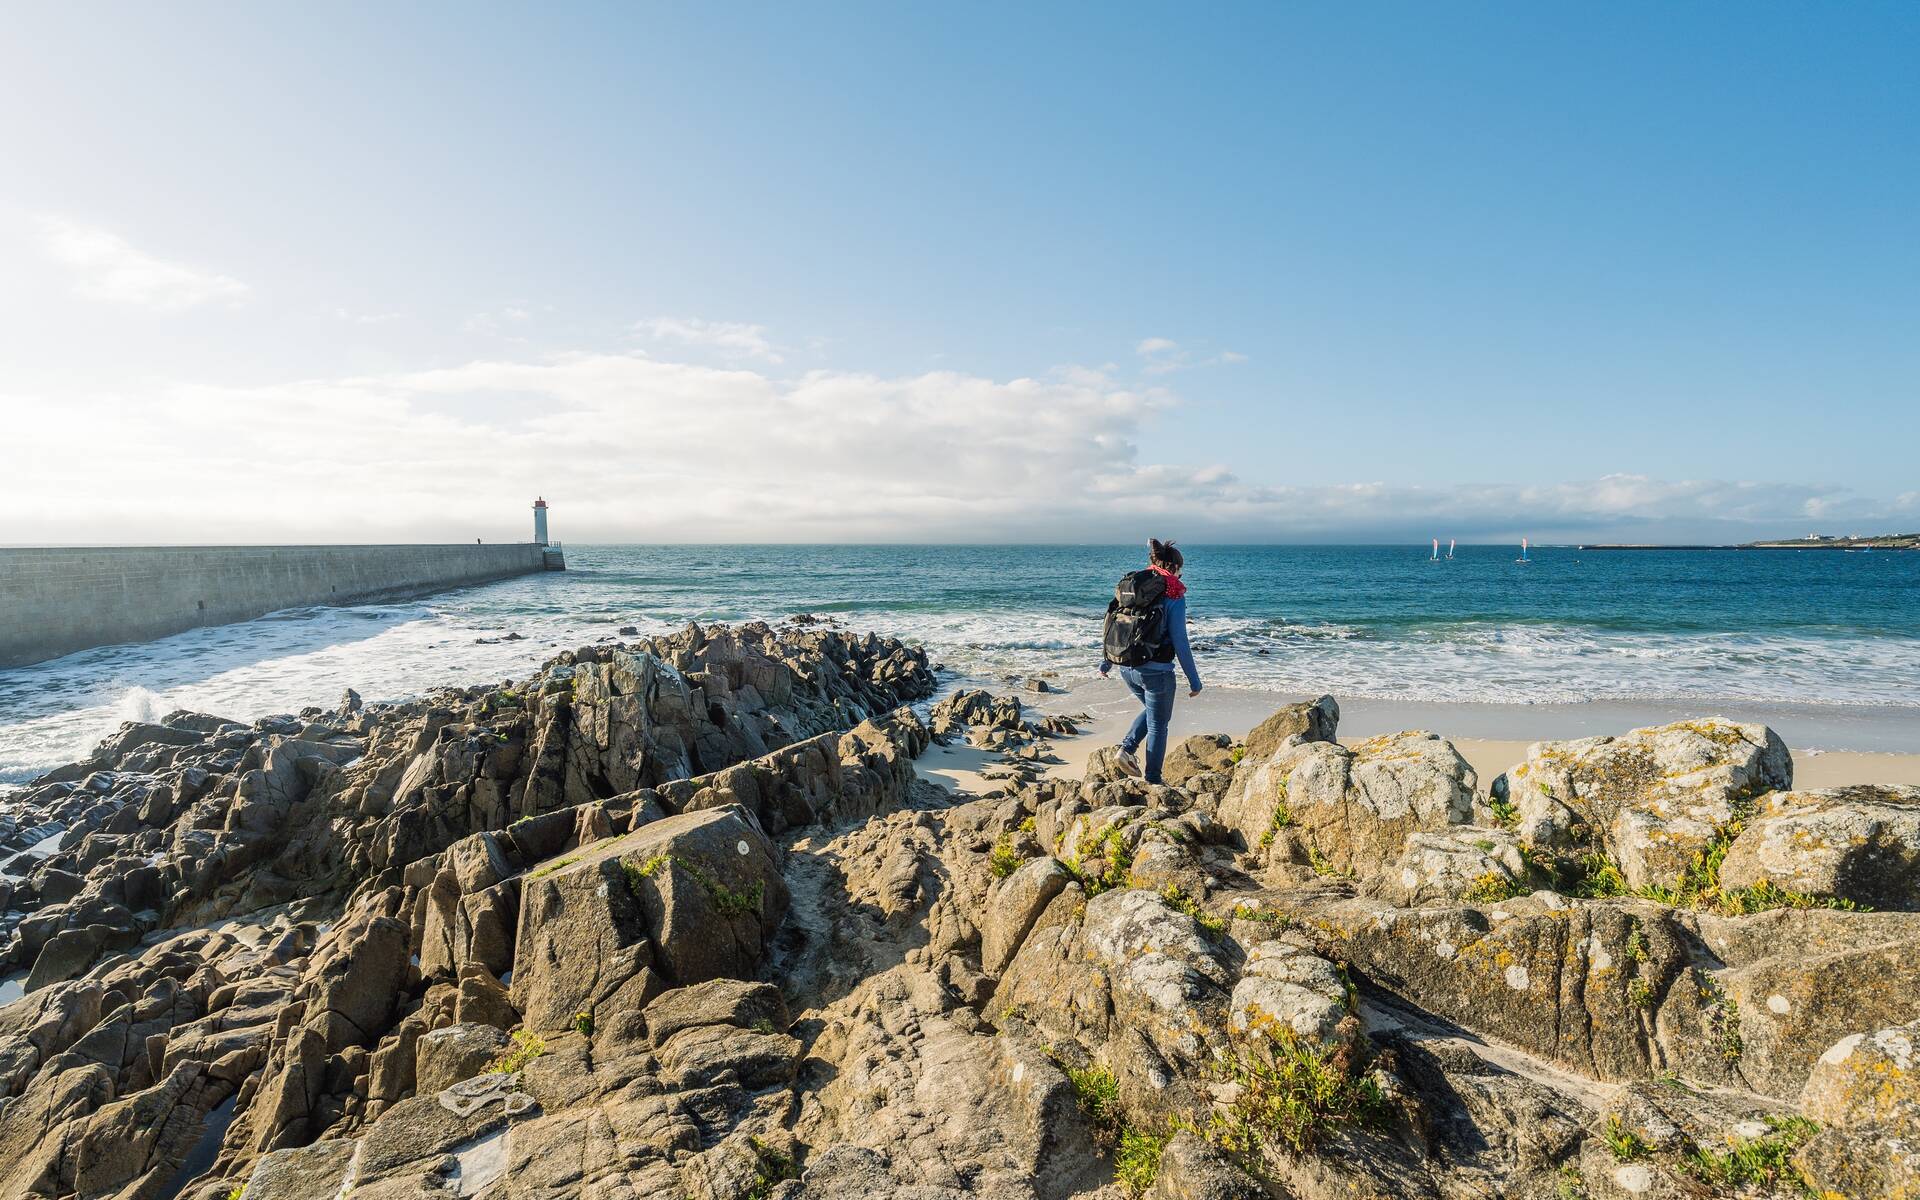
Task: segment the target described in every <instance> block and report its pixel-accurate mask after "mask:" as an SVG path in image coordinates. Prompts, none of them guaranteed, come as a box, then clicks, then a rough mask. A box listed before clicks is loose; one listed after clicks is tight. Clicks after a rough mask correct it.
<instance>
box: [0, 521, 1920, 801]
mask: <svg viewBox="0 0 1920 1200" xmlns="http://www.w3.org/2000/svg"><path fill="white" fill-rule="evenodd" d="M1187 552H1188V570H1187V580H1188V583H1189V584H1190V586H1191V588H1192V597H1191V600H1190V603H1189V608H1190V611H1191V615H1192V620H1193V633H1194V643H1195V649H1196V651H1197V652H1198V655H1199V658H1200V662H1201V669H1202V671H1203V673H1204V674H1205V676H1206V678H1207V679H1208V681H1209V682H1212V683H1220V684H1231V685H1240V686H1247V687H1261V688H1269V689H1272V690H1276V691H1287V692H1320V691H1332V692H1333V693H1335V694H1336V695H1338V696H1341V697H1343V698H1348V697H1353V698H1360V697H1371V698H1376V699H1387V700H1414V701H1473V702H1484V703H1491V704H1553V703H1579V702H1586V701H1677V702H1686V703H1699V704H1701V705H1703V706H1705V705H1709V704H1713V703H1722V704H1727V703H1757V704H1782V705H1796V706H1831V707H1833V708H1835V709H1868V708H1870V709H1874V710H1878V711H1879V712H1880V713H1881V714H1883V715H1887V716H1891V717H1894V718H1896V719H1898V718H1900V717H1904V716H1905V715H1907V714H1908V713H1909V712H1910V714H1911V716H1912V726H1913V730H1914V736H1913V739H1912V740H1913V745H1912V746H1910V747H1906V748H1909V749H1915V750H1920V553H1911V552H1906V553H1895V552H1884V551H1883V552H1874V553H1866V554H1850V553H1844V552H1838V551H1650V550H1637V551H1586V550H1577V549H1573V548H1570V547H1545V548H1540V547H1536V548H1535V549H1534V550H1533V552H1532V555H1531V558H1532V561H1530V562H1528V563H1525V564H1521V563H1518V562H1516V561H1515V559H1516V558H1517V557H1518V556H1519V555H1518V548H1517V547H1509V546H1462V547H1460V548H1459V550H1458V551H1457V557H1455V558H1454V559H1453V560H1452V561H1440V562H1432V561H1429V548H1428V547H1426V546H1419V547H1399V546H1278V547H1275V546H1262V547H1253V546H1220V547H1206V546H1193V547H1188V548H1187ZM567 558H568V565H569V568H570V569H569V570H568V571H567V572H565V573H564V574H549V575H542V576H530V577H527V578H524V579H518V580H512V581H508V582H505V583H500V584H494V585H490V586H487V587H481V588H472V589H468V590H466V591H462V592H454V593H448V594H445V595H441V596H435V597H430V598H428V599H424V600H419V601H412V602H407V603H401V604H389V605H367V606H361V607H357V608H344V609H317V608H316V609H299V610H290V611H288V612H284V613H277V614H274V615H272V616H269V617H264V618H261V619H260V620H257V621H249V622H246V623H244V624H240V625H231V626H223V627H220V628H217V629H203V630H195V631H193V632H190V633H185V634H180V635H177V636H175V637H171V638H166V639H163V640H161V641H157V642H150V643H145V644H141V645H131V646H115V647H102V648H100V649H96V650H89V651H85V652H83V653H80V654H76V655H72V656H69V657H67V658H64V659H60V660H58V661H56V662H52V663H44V664H40V665H38V666H34V667H28V668H23V669H18V670H13V671H0V781H7V780H14V781H18V780H22V779H25V778H27V777H29V776H31V775H32V774H33V773H35V772H37V771H39V770H43V769H45V768H46V767H48V766H51V765H54V764H57V763H60V762H64V761H68V760H70V759H72V758H74V757H76V756H77V755H79V754H81V753H83V752H84V751H85V750H86V748H87V747H89V746H90V745H91V744H92V743H93V742H94V741H97V740H98V739H99V738H100V737H101V736H103V735H104V734H106V733H107V732H110V731H111V730H112V728H113V727H114V726H115V724H117V722H119V721H121V720H125V719H131V718H151V717H155V716H159V715H162V714H164V713H165V712H167V711H170V710H172V709H174V708H197V709H203V710H207V711H212V712H218V713H221V714H223V715H228V716H233V717H237V718H243V719H244V718H251V717H256V716H261V715H264V714H267V713H272V712H284V711H289V710H294V709H298V708H300V707H302V706H305V705H309V704H320V705H328V706H330V705H332V704H333V703H334V702H335V701H336V700H337V699H338V697H339V695H340V693H341V691H342V690H343V689H344V688H346V687H349V686H350V687H353V688H356V689H357V690H359V691H360V692H361V693H362V694H363V695H364V696H366V697H367V698H368V699H379V698H391V697H396V696H401V695H405V694H408V693H411V692H415V691H419V690H422V689H424V688H428V687H432V686H435V685H438V684H443V683H476V682H483V681H488V680H498V679H503V678H509V677H514V676H519V675H524V674H525V673H526V672H527V671H528V670H529V669H530V668H532V667H533V666H536V665H537V664H538V663H539V662H540V661H541V660H543V659H544V658H546V657H547V656H549V655H550V654H552V653H553V652H554V651H555V650H558V649H561V648H565V647H570V646H576V645H580V644H583V643H586V642H591V641H594V640H595V639H598V638H603V637H611V636H615V634H616V631H617V630H618V629H619V628H621V627H622V626H628V625H631V626H636V627H638V628H639V629H641V630H642V631H644V632H655V631H659V630H665V629H669V628H674V627H677V626H679V625H682V624H684V623H685V622H686V621H689V620H699V621H715V620H726V621H734V620H742V619H750V618H764V619H777V618H780V617H784V616H788V615H791V614H794V613H801V612H810V613H815V614H818V615H821V616H826V617H831V618H833V619H836V620H839V621H842V622H844V623H845V624H846V625H848V626H850V627H853V628H858V629H874V630H877V631H880V632H883V633H892V634H896V635H898V636H901V637H904V638H908V639H911V640H914V641H916V642H919V643H921V644H924V645H925V646H926V647H927V648H928V649H929V651H931V652H932V653H933V655H934V656H935V658H936V659H937V660H938V661H940V662H942V663H944V664H946V665H947V666H948V667H949V668H951V669H952V670H953V671H954V672H955V673H957V674H958V675H961V676H964V677H968V678H976V679H983V680H999V679H1002V678H1005V677H1007V676H1016V675H1026V674H1031V673H1035V672H1039V671H1057V672H1061V673H1062V675H1063V676H1064V677H1066V678H1069V679H1070V678H1074V677H1084V676H1086V675H1088V674H1090V673H1091V672H1092V670H1093V667H1094V664H1095V661H1096V660H1097V658H1098V643H1099V627H1100V615H1101V613H1102V611H1103V609H1104V607H1105V604H1106V600H1107V597H1108V595H1109V594H1110V593H1111V589H1112V586H1113V581H1114V580H1115V579H1116V578H1117V577H1118V576H1119V575H1120V574H1121V573H1122V572H1124V571H1126V570H1128V569H1131V568H1133V567H1136V566H1138V565H1139V564H1140V561H1141V553H1140V551H1139V550H1137V549H1135V548H1132V547H1113V546H1052V547H1035V546H1016V547H1007V546H992V547H967V546H829V547H816V546H804V547H802V546H587V545H580V544H571V545H569V546H568V547H567ZM509 633H518V634H520V635H521V639H522V640H514V641H498V640H494V639H499V638H501V637H503V636H504V635H506V634H509ZM483 639H484V640H483Z"/></svg>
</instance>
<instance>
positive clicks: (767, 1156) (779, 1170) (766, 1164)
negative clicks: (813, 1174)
mask: <svg viewBox="0 0 1920 1200" xmlns="http://www.w3.org/2000/svg"><path fill="white" fill-rule="evenodd" d="M747 1145H749V1146H751V1147H752V1148H753V1156H754V1159H755V1160H756V1161H755V1162H754V1174H755V1175H757V1176H758V1178H757V1179H755V1180H754V1183H753V1186H752V1187H750V1188H748V1189H747V1191H746V1200H766V1198H767V1197H768V1196H770V1195H772V1194H773V1185H774V1184H776V1183H784V1182H786V1181H787V1180H789V1179H798V1178H800V1168H799V1166H798V1165H797V1164H795V1163H794V1161H793V1159H792V1158H791V1157H789V1156H788V1155H786V1154H784V1153H782V1152H781V1151H779V1150H776V1149H774V1148H773V1147H772V1146H769V1145H767V1144H766V1143H765V1142H763V1141H761V1140H760V1139H759V1138H757V1137H754V1136H753V1135H752V1134H748V1135H747Z"/></svg>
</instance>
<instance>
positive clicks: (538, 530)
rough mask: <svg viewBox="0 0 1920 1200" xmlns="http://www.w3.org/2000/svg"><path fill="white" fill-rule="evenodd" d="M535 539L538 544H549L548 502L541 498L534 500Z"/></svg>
mask: <svg viewBox="0 0 1920 1200" xmlns="http://www.w3.org/2000/svg"><path fill="white" fill-rule="evenodd" d="M533 541H534V544H535V545H538V546H544V545H546V544H547V502H546V501H545V500H544V499H540V498H536V499H535V500H534V502H533Z"/></svg>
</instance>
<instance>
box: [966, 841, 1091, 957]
mask: <svg viewBox="0 0 1920 1200" xmlns="http://www.w3.org/2000/svg"><path fill="white" fill-rule="evenodd" d="M1072 882H1073V874H1072V872H1070V871H1068V870H1067V869H1066V867H1064V866H1062V865H1061V864H1060V861H1059V860H1058V859H1055V858H1049V857H1042V858H1035V859H1030V860H1028V861H1027V862H1026V863H1024V864H1022V865H1021V866H1019V867H1017V868H1015V869H1014V872H1013V874H1011V875H1009V876H1007V877H1006V878H1005V879H1002V880H1001V881H1000V882H999V883H997V884H995V885H994V889H993V892H992V894H991V896H990V897H989V898H988V901H987V916H986V921H985V923H984V924H983V925H982V927H981V930H980V969H981V970H983V971H985V972H986V973H987V974H989V975H998V974H1000V972H1001V971H1003V970H1005V969H1006V966H1007V964H1008V963H1009V962H1011V961H1013V956H1014V952H1015V951H1017V950H1019V949H1020V943H1021V942H1022V941H1024V940H1025V939H1026V936H1027V932H1028V931H1029V930H1031V929H1032V928H1033V923H1034V922H1035V921H1036V920H1038V919H1039V917H1040V914H1041V913H1042V912H1044V911H1046V907H1047V905H1048V904H1051V903H1052V902H1053V898H1054V897H1055V896H1058V895H1059V894H1060V893H1061V892H1063V891H1065V890H1066V887H1067V885H1068V884H1070V883H1072Z"/></svg>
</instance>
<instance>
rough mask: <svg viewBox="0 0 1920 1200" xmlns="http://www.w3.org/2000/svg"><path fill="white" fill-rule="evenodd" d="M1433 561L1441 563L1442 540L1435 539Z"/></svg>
mask: <svg viewBox="0 0 1920 1200" xmlns="http://www.w3.org/2000/svg"><path fill="white" fill-rule="evenodd" d="M1433 561H1434V562H1439V561H1440V539H1439V538H1435V539H1433Z"/></svg>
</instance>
